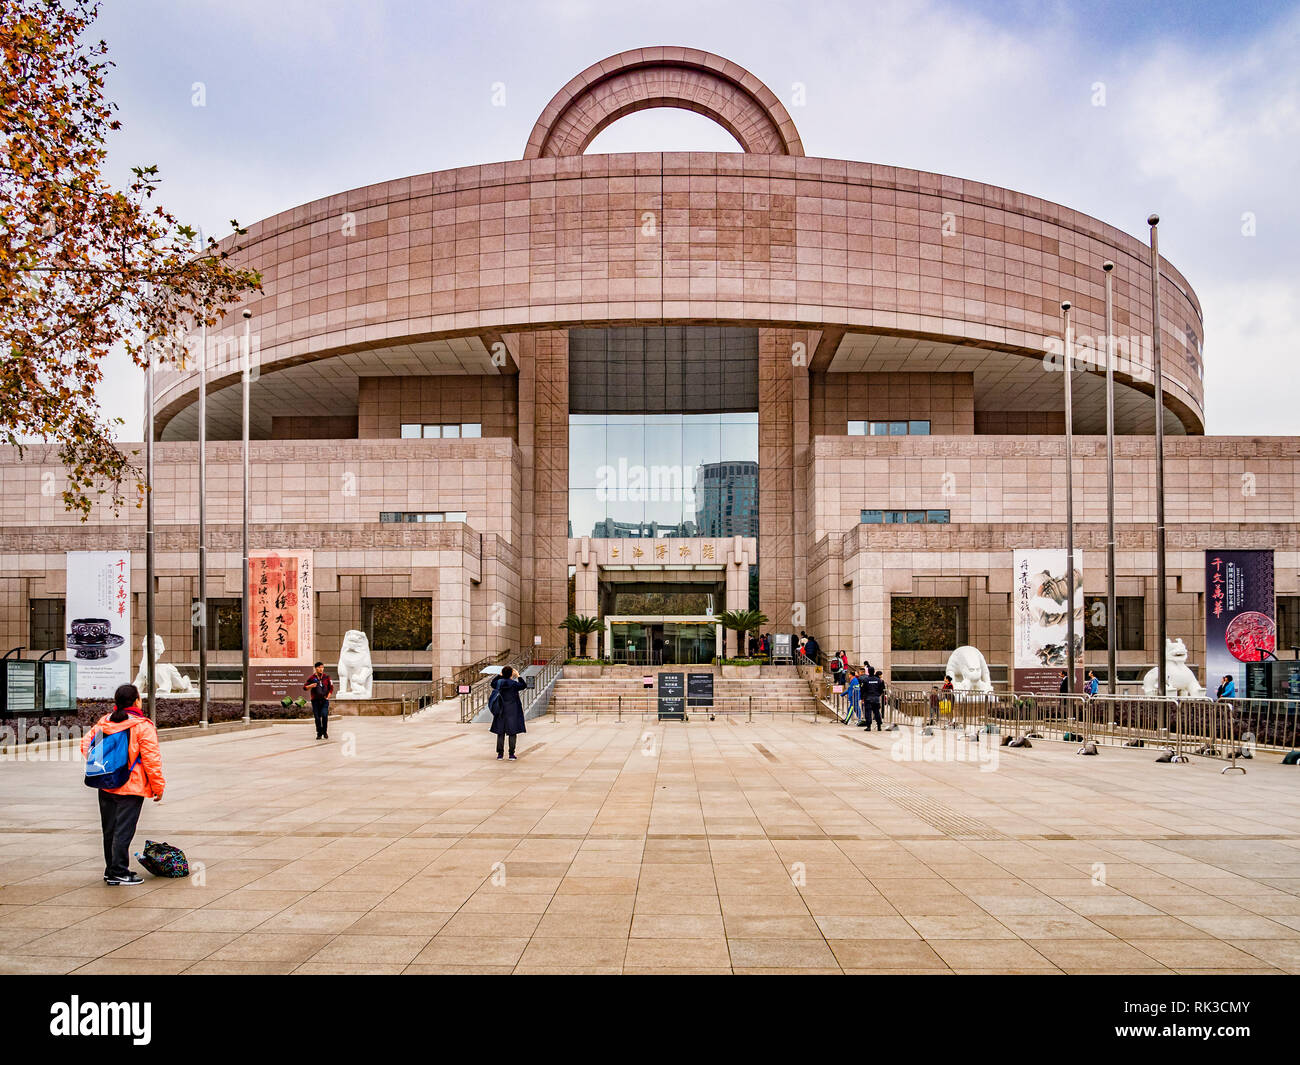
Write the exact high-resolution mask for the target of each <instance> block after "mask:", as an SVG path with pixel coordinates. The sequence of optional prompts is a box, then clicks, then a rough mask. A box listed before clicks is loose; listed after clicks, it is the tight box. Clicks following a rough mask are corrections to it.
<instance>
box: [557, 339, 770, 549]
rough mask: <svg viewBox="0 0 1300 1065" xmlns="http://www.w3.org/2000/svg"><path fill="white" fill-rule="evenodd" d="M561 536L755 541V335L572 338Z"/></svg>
mask: <svg viewBox="0 0 1300 1065" xmlns="http://www.w3.org/2000/svg"><path fill="white" fill-rule="evenodd" d="M569 410H570V415H569V535H570V536H593V537H602V538H624V537H695V536H708V537H717V536H732V535H741V536H757V535H758V333H757V331H756V330H753V329H731V328H722V327H713V326H679V327H662V328H618V329H574V330H571V331H570V334H569Z"/></svg>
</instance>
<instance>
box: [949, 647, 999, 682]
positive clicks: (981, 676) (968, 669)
mask: <svg viewBox="0 0 1300 1065" xmlns="http://www.w3.org/2000/svg"><path fill="white" fill-rule="evenodd" d="M944 673H945V674H947V675H948V676H950V677H952V686H953V690H954V691H959V692H991V691H992V690H993V682H992V681H990V680H989V664H988V663H987V662H985V661H984V656H983V655H982V654H980V652H979V648H977V647H971V646H969V645H967V646H964V647H958V648H957V650H955V651H953V653H952V654H950V655H949V656H948V665H947V667H946V668H945V669H944Z"/></svg>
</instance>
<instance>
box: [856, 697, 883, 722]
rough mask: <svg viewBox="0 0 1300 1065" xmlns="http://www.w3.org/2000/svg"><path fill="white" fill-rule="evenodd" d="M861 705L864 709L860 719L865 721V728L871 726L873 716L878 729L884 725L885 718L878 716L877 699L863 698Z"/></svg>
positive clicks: (878, 704) (878, 706)
mask: <svg viewBox="0 0 1300 1065" xmlns="http://www.w3.org/2000/svg"><path fill="white" fill-rule="evenodd" d="M862 707H863V710H864V713H863V717H862V719H863V720H864V721H865V722H866V723H867V728H871V719H872V718H875V721H876V727H877V728H878V729H879V728H882V727H883V726H884V723H885V719H884V718H883V717H881V716H880V700H879V699H865V700H863V703H862Z"/></svg>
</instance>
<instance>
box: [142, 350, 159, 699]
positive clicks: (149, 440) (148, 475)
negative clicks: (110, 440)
mask: <svg viewBox="0 0 1300 1065" xmlns="http://www.w3.org/2000/svg"><path fill="white" fill-rule="evenodd" d="M146 351H147V353H148V361H147V363H146V365H145V371H144V481H145V489H146V490H145V495H144V662H145V666H144V679H145V683H146V684H148V685H149V699H148V707H149V720H150V721H152V722H154V723H155V724H157V722H158V700H157V697H156V696H155V695H154V687H155V685H154V675H153V674H154V652H153V637H154V630H155V616H154V594H153V585H154V541H153V344H152V343H150V344H148V345H146Z"/></svg>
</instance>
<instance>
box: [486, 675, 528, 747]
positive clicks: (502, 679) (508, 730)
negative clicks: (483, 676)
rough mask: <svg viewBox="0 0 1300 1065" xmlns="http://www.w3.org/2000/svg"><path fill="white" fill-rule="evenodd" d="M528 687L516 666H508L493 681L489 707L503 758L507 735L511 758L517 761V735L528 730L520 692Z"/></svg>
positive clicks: (493, 728) (493, 729)
mask: <svg viewBox="0 0 1300 1065" xmlns="http://www.w3.org/2000/svg"><path fill="white" fill-rule="evenodd" d="M527 687H528V685H527V683H525V681H524V679H523V678H522V677H516V676H515V671H514V668H513V667H511V666H506V667H505V668H504V669H502V670H501V676H499V677H497V678H496V679H495V680H493V681H492V696H491V698H489V699H488V709H489V710H491V711H492V731H493V732H495V733H496V737H497V757H498V758H503V757H504V756H505V749H506V737H507V736H509V737H510V760H511V761H512V762H513V761H515V737H516V736H518V735H519V733H521V732H527V731H528V730H527V729H526V728H525V727H524V707H523V704H522V703H521V702H520V701H519V693H520V692H521V691H524V690H525V689H526V688H527Z"/></svg>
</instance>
